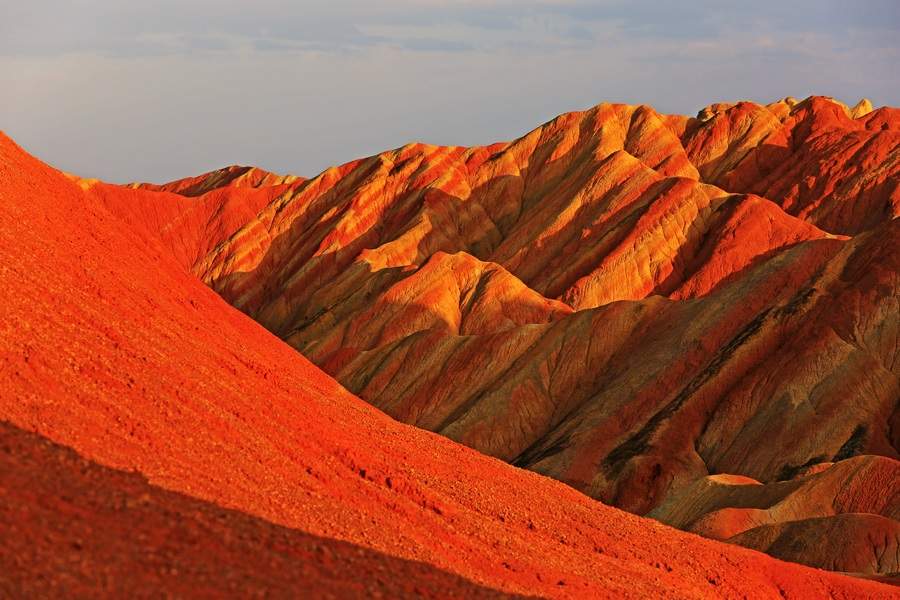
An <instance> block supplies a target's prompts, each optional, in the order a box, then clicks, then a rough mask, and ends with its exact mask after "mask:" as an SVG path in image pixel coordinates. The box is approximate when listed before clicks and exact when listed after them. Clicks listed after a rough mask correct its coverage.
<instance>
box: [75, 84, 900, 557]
mask: <svg viewBox="0 0 900 600" xmlns="http://www.w3.org/2000/svg"><path fill="white" fill-rule="evenodd" d="M898 157H900V113H898V111H897V110H895V109H890V108H881V109H878V110H871V106H870V105H868V104H867V102H861V103H860V104H859V105H857V106H856V107H854V108H853V109H849V108H848V107H846V106H844V105H842V104H840V103H838V102H836V101H834V100H832V99H827V98H820V97H812V98H809V99H807V100H804V101H800V102H798V101H796V100H793V99H786V100H783V101H781V102H777V103H774V104H771V105H768V106H762V105H757V104H753V103H749V102H741V103H737V104H716V105H711V106H710V107H707V108H706V109H704V110H703V111H701V112H700V114H699V115H698V116H697V118H687V117H680V116H668V115H661V114H659V113H657V112H656V111H654V110H653V109H652V108H650V107H647V106H623V105H609V104H602V105H599V106H597V107H595V108H593V109H590V110H588V111H584V112H579V113H569V114H565V115H562V116H560V117H558V118H557V119H554V120H553V121H551V122H549V123H547V124H545V125H543V126H541V127H539V128H538V129H536V130H534V131H532V132H530V133H529V134H527V135H525V136H523V137H522V138H520V139H518V140H515V141H513V142H511V143H501V144H495V145H493V146H487V147H475V148H459V147H451V148H446V147H436V146H427V145H423V144H412V145H409V146H405V147H403V148H400V149H397V150H393V151H389V152H385V153H382V154H380V155H377V156H374V157H371V158H367V159H361V160H357V161H354V162H351V163H348V164H346V165H343V166H340V167H336V168H332V169H329V170H327V171H325V172H323V173H322V174H320V175H319V176H317V177H314V178H312V179H309V180H303V179H298V178H289V177H288V178H285V177H279V176H275V175H271V174H267V173H265V172H263V171H259V170H257V169H247V168H232V169H225V170H222V171H218V172H215V173H212V174H208V175H206V176H201V177H199V178H194V179H190V180H182V181H178V182H173V183H172V184H166V185H163V186H149V185H146V184H145V185H142V186H139V187H141V188H142V189H141V190H131V189H125V188H121V187H117V186H110V185H106V184H99V183H98V184H92V183H90V182H82V187H84V188H86V189H87V190H88V193H89V195H90V196H91V197H93V198H95V199H98V200H99V201H100V202H101V203H102V204H103V205H104V206H106V207H107V208H108V209H109V210H110V211H111V212H113V213H114V214H116V215H118V216H119V217H121V218H122V219H123V220H124V221H126V222H127V223H129V224H131V225H132V226H134V227H136V228H138V229H140V230H141V231H143V232H144V234H145V235H146V236H147V237H148V238H153V239H158V240H161V242H162V244H163V246H164V247H165V248H166V249H167V250H169V251H170V252H171V254H172V255H173V256H174V257H175V258H176V259H177V260H178V261H179V262H180V263H181V264H182V265H183V266H185V267H186V268H189V269H191V270H192V272H193V273H195V274H196V275H197V276H198V277H200V278H201V279H202V280H203V281H204V282H206V283H207V284H208V285H209V286H210V287H212V288H213V289H214V290H216V291H217V292H218V293H219V294H220V295H221V296H222V297H223V298H225V299H226V300H227V301H228V302H230V303H231V304H232V305H234V306H235V307H237V308H239V309H240V310H242V311H244V312H245V313H247V314H248V315H250V316H252V317H253V318H254V319H255V320H257V321H258V322H259V323H260V324H262V325H263V326H265V327H266V328H267V329H269V330H270V331H272V332H273V333H275V334H277V335H278V336H279V337H281V338H283V339H284V340H286V341H287V342H288V343H289V344H291V345H292V346H294V347H295V348H297V349H298V350H300V351H301V352H302V353H303V354H304V355H305V356H307V357H308V358H310V359H311V360H312V361H313V362H315V363H316V364H318V365H319V366H320V367H322V368H323V369H324V370H325V371H326V372H328V373H329V374H331V375H333V376H335V377H336V378H337V379H338V381H339V382H341V383H342V384H343V385H344V386H346V387H347V388H348V389H349V390H350V391H352V392H353V393H355V394H357V395H358V396H359V397H361V398H362V399H364V400H366V401H368V402H369V403H371V404H374V405H375V406H377V407H378V408H380V409H382V410H383V411H385V412H387V413H388V414H389V415H391V416H393V417H394V418H396V419H398V420H400V421H404V422H407V423H411V424H414V425H417V426H419V427H422V428H426V429H430V430H432V431H436V432H439V433H441V434H443V435H445V436H447V437H450V438H451V439H454V440H456V441H459V442H462V443H464V444H466V445H468V446H471V447H473V448H475V449H477V450H479V451H480V452H483V453H486V454H489V455H492V456H495V457H498V458H501V459H503V460H506V461H508V462H512V463H514V464H516V465H518V466H522V467H527V468H529V469H532V470H535V471H537V472H539V473H542V474H545V475H549V476H551V477H554V478H557V479H559V480H561V481H563V482H565V483H567V484H569V485H571V486H573V487H575V488H576V489H578V490H581V491H583V492H585V493H586V494H588V495H590V496H593V497H595V498H598V499H600V500H603V501H604V502H607V503H611V504H614V505H616V506H619V507H621V508H625V509H627V510H629V511H632V512H636V513H639V514H646V513H650V514H654V515H658V516H659V518H661V519H663V520H664V521H666V522H671V523H675V521H671V520H668V517H666V516H665V514H666V513H661V512H652V511H655V509H657V508H658V507H660V506H662V505H664V504H666V503H667V502H669V503H670V502H676V501H677V502H680V503H682V504H683V505H684V506H694V507H699V506H700V504H698V501H697V500H696V499H694V498H691V497H690V496H691V494H694V493H698V492H697V490H699V489H700V488H698V487H697V484H698V482H702V481H705V480H706V479H707V478H709V477H711V476H712V477H718V476H720V475H722V474H724V475H726V476H738V477H750V478H752V479H754V480H757V481H759V482H761V483H763V484H774V483H777V482H779V481H785V480H792V479H794V478H795V477H797V476H800V475H802V474H803V473H804V472H805V471H807V470H809V469H810V468H813V467H816V466H817V465H826V464H830V463H840V461H842V460H845V459H849V458H852V457H855V456H858V455H877V456H881V457H884V459H885V460H888V461H891V463H892V464H894V465H896V460H897V459H898V458H900V454H898V448H900V411H898V404H897V399H898V397H900V381H898V374H900V360H898V331H900V317H898V314H900V306H898V300H897V298H898V297H900V290H898V281H900V278H898V271H900V262H898V261H900V222H898V221H897V220H896V219H895V218H894V217H895V216H896V215H897V214H898V213H900V187H898V186H900V183H898V182H900V160H898ZM152 190H160V191H152ZM175 192H178V193H175ZM850 236H852V237H850ZM887 472H889V473H892V474H893V475H891V477H890V483H891V485H892V486H893V487H900V484H898V482H897V479H896V473H897V471H896V469H893V470H891V469H889V470H888V471H887ZM853 485H856V484H853ZM742 493H744V492H743V491H738V492H736V495H734V496H729V497H730V498H734V500H733V502H734V503H733V504H732V506H733V507H735V508H742V507H744V505H745V504H746V503H747V502H750V501H749V500H744V499H737V498H738V496H740V495H741V494H742ZM822 493H823V494H826V496H827V499H830V498H831V496H829V494H832V493H833V491H828V490H825V491H823V492H822ZM858 493H860V494H863V495H865V494H866V493H867V491H866V488H865V487H860V489H859V491H858ZM893 502H894V503H895V505H896V502H897V499H896V498H895V499H894V500H893ZM762 508H767V509H768V508H771V507H770V506H769V505H766V506H765V507H762ZM697 510H698V511H699V510H700V509H699V508H698V509H697ZM704 514H705V513H704V512H698V513H696V514H693V515H692V519H691V522H693V521H696V520H697V519H700V518H701V517H703V515H704ZM778 514H779V515H782V516H780V517H778V518H777V519H775V520H772V521H767V522H766V526H772V525H775V524H777V523H782V522H786V521H791V520H800V519H808V518H814V517H816V518H818V516H819V515H817V514H814V513H807V512H806V511H804V510H801V509H797V510H796V511H793V512H791V511H781V512H779V513H778ZM832 516H833V515H832ZM890 518H891V519H892V523H890V524H889V526H888V530H889V533H888V534H887V535H886V537H885V538H884V539H883V540H882V541H877V542H876V541H872V542H871V544H869V545H868V546H867V545H866V544H863V545H862V546H854V548H856V549H855V550H853V552H854V553H859V552H863V551H862V550H860V548H861V547H863V546H865V547H867V548H868V549H867V550H866V551H865V552H869V551H870V550H871V552H872V553H874V554H879V555H884V554H885V553H886V554H887V555H890V554H891V553H896V550H897V548H898V547H900V537H898V535H897V534H896V531H895V521H896V518H895V517H890ZM842 522H846V520H844V521H842ZM817 523H818V522H817ZM679 524H680V525H681V526H687V525H688V524H689V523H688V522H679ZM819 525H821V526H822V527H825V525H822V524H821V523H820V524H819ZM819 525H816V524H815V523H811V524H809V527H807V529H804V531H805V532H806V533H803V534H802V535H804V536H811V535H812V534H810V533H809V531H810V530H815V528H816V527H818V526H819ZM827 527H831V525H828V526H827ZM853 529H854V531H855V532H857V533H855V534H854V536H857V537H858V536H861V537H862V538H866V537H867V536H868V533H866V532H869V533H873V532H874V533H877V534H878V535H875V536H874V537H872V539H873V540H874V539H876V538H878V539H879V540H881V538H880V537H879V536H880V533H881V531H882V530H884V529H885V524H884V523H882V522H881V521H878V520H877V519H876V520H875V521H872V522H871V524H870V526H866V525H860V523H859V522H855V523H854V524H853ZM876 530H877V531H876ZM703 531H706V530H703ZM779 531H781V534H780V535H781V536H782V537H783V538H784V537H786V539H794V538H795V537H796V536H797V535H801V534H800V533H796V532H797V531H799V530H793V531H794V532H793V533H792V532H791V531H788V530H785V529H780V530H779ZM823 531H824V529H823ZM735 535H736V534H735ZM760 535H761V534H760ZM813 537H815V536H813ZM841 537H842V536H831V542H829V544H827V545H825V548H826V549H827V552H830V553H831V555H830V556H829V557H826V558H821V556H822V552H825V550H817V556H819V557H820V558H821V559H820V560H816V561H812V563H811V564H814V565H817V566H822V567H833V566H835V565H839V564H845V562H844V561H843V559H841V558H840V557H841V556H842V555H843V554H845V553H846V552H848V551H850V550H849V549H850V546H849V545H842V543H841ZM851 537H853V536H851ZM870 537H871V536H870ZM752 539H753V540H761V539H762V538H760V537H759V536H757V537H754V538H752ZM734 541H738V542H740V543H745V544H747V545H751V546H754V547H759V548H763V547H765V548H767V549H769V550H770V551H772V552H774V553H775V554H776V555H782V556H785V557H790V558H792V559H797V556H796V553H791V552H786V553H782V554H779V552H778V551H777V548H776V546H773V545H772V544H769V543H764V542H762V541H751V538H750V537H748V536H743V537H735V538H734ZM797 543H798V544H799V543H801V542H800V541H799V540H798V541H797ZM848 544H849V542H848ZM807 545H809V544H807ZM778 547H786V545H785V544H782V545H781V546H778ZM851 562H853V564H859V565H867V566H866V568H865V569H863V570H865V571H867V572H879V573H890V572H892V570H896V567H895V566H892V565H894V562H891V561H884V560H875V561H870V560H868V559H867V558H865V559H860V560H857V561H851ZM847 564H849V563H847Z"/></svg>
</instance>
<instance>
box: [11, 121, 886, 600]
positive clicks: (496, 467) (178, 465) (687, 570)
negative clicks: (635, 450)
mask: <svg viewBox="0 0 900 600" xmlns="http://www.w3.org/2000/svg"><path fill="white" fill-rule="evenodd" d="M0 217H2V218H0V277H2V285H3V286H4V287H5V288H7V289H11V288H15V290H16V292H15V293H14V294H11V295H10V296H9V297H8V298H7V300H6V301H5V302H4V303H2V304H0V327H2V335H0V342H2V347H0V367H2V371H0V373H2V377H3V385H2V386H0V417H2V418H3V419H6V420H9V421H11V422H12V423H13V424H15V425H16V426H18V427H21V428H23V429H26V430H30V431H36V432H38V433H40V434H41V435H44V436H45V437H47V438H49V439H51V440H54V441H56V442H58V443H64V444H66V445H68V446H70V447H73V448H75V449H76V450H78V451H79V452H80V453H81V454H83V455H84V456H85V457H86V458H89V459H91V460H94V461H97V462H100V463H101V464H104V465H108V466H112V467H118V468H123V469H134V470H137V471H139V472H140V473H142V474H143V475H144V476H146V477H147V479H148V480H149V481H150V482H151V483H152V484H154V485H158V486H161V487H165V488H168V489H171V490H174V491H178V492H181V493H185V494H189V495H191V496H194V497H197V498H200V499H203V500H206V501H211V502H215V503H217V504H219V505H220V506H223V507H227V508H233V509H236V510H241V511H242V512H246V513H248V514H251V515H254V516H258V517H261V518H264V519H266V520H269V521H272V522H273V523H277V524H281V525H284V526H287V527H291V528H294V529H300V530H303V531H306V532H309V533H310V534H313V535H317V536H326V537H333V538H337V539H342V540H346V541H350V542H353V543H357V544H360V545H362V546H365V547H368V548H372V549H374V550H377V551H378V552H381V553H386V554H390V555H394V556H398V557H403V558H406V559H414V560H421V561H425V562H428V563H431V564H433V565H435V566H437V567H439V568H441V569H445V570H447V571H450V572H453V573H456V574H460V575H464V576H466V577H467V578H469V579H472V580H474V581H476V582H478V583H481V584H483V585H488V586H490V587H495V588H500V589H503V590H508V591H519V592H531V593H539V594H541V595H548V596H561V595H576V594H584V595H587V596H591V597H602V596H613V597H648V596H653V595H658V594H659V593H660V592H661V591H662V590H665V591H666V593H667V594H669V595H671V596H674V597H701V596H704V595H708V594H710V593H716V594H717V595H720V596H723V597H742V596H745V595H748V594H753V595H754V596H757V597H775V598H777V597H788V598H805V597H808V596H809V595H810V594H811V593H812V594H818V595H831V596H833V597H837V598H841V597H853V596H856V595H858V594H860V593H867V594H870V595H872V596H881V597H889V596H890V595H891V594H892V593H893V591H892V590H890V589H889V588H885V587H881V586H878V585H876V584H871V583H868V582H860V581H853V580H850V579H847V578H843V577H840V576H837V575H832V574H827V573H821V572H817V571H813V570H808V569H805V568H802V567H798V566H795V565H790V564H786V563H780V562H778V561H775V560H772V559H770V558H768V557H766V556H765V555H762V554H758V553H754V552H751V551H748V550H744V549H741V548H737V547H732V546H725V545H721V544H719V543H716V542H711V541H706V540H703V539H702V538H697V537H694V536H691V535H688V534H683V533H680V532H678V531H676V530H672V529H669V528H667V527H664V526H662V525H659V524H657V523H655V522H652V521H647V520H643V519H640V518H638V517H635V516H632V515H628V514H625V513H622V512H620V511H617V510H615V509H612V508H609V507H605V506H603V505H601V504H599V503H597V502H594V501H592V500H590V499H588V498H586V497H584V496H582V495H581V494H579V493H577V492H575V491H574V490H572V489H571V488H568V487H566V486H563V485H561V484H559V483H556V482H553V481H551V480H548V479H545V478H542V477H540V476H538V475H535V474H532V473H528V472H523V471H518V470H515V469H512V468H511V467H509V466H508V465H505V464H503V463H501V462H499V461H495V460H492V459H490V458H487V457H484V456H481V455H479V454H477V453H476V452H474V451H472V450H469V449H466V448H464V447H461V446H458V445H456V444H455V443H453V442H451V441H449V440H446V439H444V438H441V437H438V436H435V435H433V434H430V433H427V432H423V431H420V430H416V429H413V428H411V427H408V426H404V425H401V424H398V423H396V422H394V421H393V420H391V419H389V418H387V417H385V416H384V415H381V414H380V413H378V412H376V411H374V410H373V409H372V408H371V407H370V406H368V405H366V404H365V403H363V402H361V401H359V400H358V399H356V398H355V397H353V396H352V395H350V394H349V393H347V392H346V391H345V390H343V389H342V388H340V386H338V385H337V384H336V383H334V381H333V380H331V379H330V378H328V377H327V376H325V375H324V374H323V373H322V372H321V371H318V370H317V369H316V368H315V367H313V366H312V365H311V364H310V363H308V362H307V361H306V360H305V359H304V358H302V357H301V356H300V355H299V354H297V353H296V352H294V351H293V350H292V349H290V348H289V347H287V346H285V345H283V344H281V343H280V342H278V341H277V340H276V339H275V338H273V337H272V336H271V335H270V334H268V333H267V332H265V331H264V330H263V329H262V328H260V327H259V326H258V325H256V324H255V323H253V322H252V321H250V320H249V319H247V318H246V317H245V316H244V315H241V314H240V313H238V312H237V311H235V310H233V309H231V308H230V307H228V306H227V305H225V304H224V303H223V302H222V300H221V299H220V298H218V297H217V296H216V295H215V294H213V293H212V292H211V291H210V290H208V289H206V288H204V287H203V286H202V284H200V283H199V282H198V281H197V280H196V279H194V278H193V277H191V276H190V275H188V274H187V273H185V272H184V271H182V270H181V268H180V267H178V266H177V264H176V263H174V262H173V261H172V259H171V258H170V257H169V256H168V255H167V254H166V252H165V251H163V250H162V249H161V248H160V247H156V246H153V245H152V244H150V243H147V242H146V241H145V240H141V239H140V238H139V237H135V236H134V235H133V234H132V233H130V232H129V231H128V230H127V229H124V228H123V226H122V224H121V221H119V220H118V219H117V218H116V217H114V216H112V215H111V214H110V213H108V212H107V211H106V209H105V208H103V207H102V206H101V205H100V204H99V203H97V202H94V201H92V200H91V198H90V196H86V195H85V194H84V192H83V191H82V190H81V188H80V187H78V186H77V185H75V184H74V183H72V182H71V181H70V180H68V179H66V178H65V177H63V176H62V175H61V174H59V173H58V172H55V171H53V170H51V169H49V168H47V167H45V166H44V165H42V164H40V163H39V162H37V161H35V160H34V159H32V158H30V157H28V156H27V155H25V154H24V153H22V152H21V151H20V150H19V149H18V148H17V147H15V146H14V145H13V144H12V143H11V142H9V141H8V140H7V139H5V138H0Z"/></svg>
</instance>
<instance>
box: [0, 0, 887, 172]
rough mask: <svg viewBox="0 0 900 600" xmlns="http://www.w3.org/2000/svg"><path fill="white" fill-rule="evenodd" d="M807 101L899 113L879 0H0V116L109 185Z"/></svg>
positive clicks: (30, 142) (63, 162)
mask: <svg viewBox="0 0 900 600" xmlns="http://www.w3.org/2000/svg"><path fill="white" fill-rule="evenodd" d="M810 94H821V95H828V96H834V97H836V98H838V99H840V100H843V101H845V102H848V103H851V104H853V103H856V101H857V100H858V99H859V98H861V97H863V96H865V97H868V98H870V99H871V100H872V101H873V102H874V103H875V105H876V106H880V105H885V104H887V105H893V106H900V0H853V1H848V0H840V1H833V0H777V1H771V0H754V1H752V2H749V1H746V0H742V1H731V0H673V1H666V0H656V1H652V2H651V1H642V0H596V1H586V0H480V1H478V0H378V1H373V0H367V1H364V0H328V1H324V2H322V1H319V0H307V1H294V2H289V1H287V0H255V1H252V2H251V1H249V0H245V1H237V0H220V1H212V0H155V1H153V2H147V1H146V0H142V1H135V0H56V1H47V0H29V1H27V2H23V1H22V0H15V1H13V0H0V130H3V131H5V132H6V134H7V135H9V136H11V137H12V138H13V139H14V140H16V141H17V142H18V143H19V144H20V145H22V146H23V147H25V149H27V150H28V151H29V152H31V153H32V154H35V155H36V156H38V157H39V158H41V159H42V160H44V161H46V162H49V163H50V164H52V165H54V166H56V167H57V168H60V169H63V170H65V171H69V172H72V173H76V174H78V175H81V176H83V177H99V178H101V179H105V180H107V181H113V182H127V181H156V182H162V181H169V180H172V179H177V178H180V177H186V176H190V175H196V174H199V173H202V172H205V171H209V170H212V169H215V168H219V167H222V166H225V165H229V164H252V165H256V166H260V167H262V168H265V169H268V170H271V171H275V172H278V173H292V174H297V175H306V176H311V175H315V174H316V173H318V172H319V171H321V170H323V169H324V168H326V167H328V166H330V165H333V164H340V163H343V162H347V161H349V160H351V159H354V158H357V157H360V156H367V155H370V154H374V153H377V152H379V151H382V150H386V149H389V148H393V147H398V146H401V145H403V144H405V143H407V142H411V141H422V142H428V143H433V144H454V145H457V144H458V145H476V144H486V143H490V142H493V141H499V140H509V139H514V138H516V137H518V136H520V135H523V134H524V133H526V132H527V131H529V130H531V129H533V128H534V127H537V126H538V125H540V124H541V123H543V122H545V121H547V120H549V119H551V118H553V117H554V116H556V115H557V114H560V113H563V112H566V111H570V110H580V109H584V108H588V107H590V106H593V105H595V104H598V103H600V102H626V103H632V104H634V103H644V104H650V105H652V106H654V107H655V108H656V109H657V110H659V111H661V112H667V113H681V114H695V113H696V112H697V111H698V110H700V109H701V108H703V107H704V106H706V105H708V104H710V103H713V102H720V101H735V100H742V99H746V100H754V101H758V102H771V101H774V100H777V99H780V98H783V97H785V96H794V97H798V98H802V97H806V96H808V95H810Z"/></svg>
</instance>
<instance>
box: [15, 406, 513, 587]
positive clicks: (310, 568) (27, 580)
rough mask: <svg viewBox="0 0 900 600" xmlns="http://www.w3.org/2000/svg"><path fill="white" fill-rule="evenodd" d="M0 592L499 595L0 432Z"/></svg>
mask: <svg viewBox="0 0 900 600" xmlns="http://www.w3.org/2000/svg"><path fill="white" fill-rule="evenodd" d="M0 534H2V536H3V543H0V593H2V594H3V595H5V596H7V597H10V598H23V597H32V598H33V597H70V598H71V597H98V596H99V595H105V596H110V597H135V596H141V595H147V594H148V593H150V592H151V591H152V592H153V593H154V594H161V595H172V596H177V597H187V596H191V597H195V598H196V597H214V596H222V595H223V594H228V595H230V596H238V597H248V596H263V595H266V594H271V593H272V592H277V593H280V594H286V593H288V592H290V594H291V595H295V596H296V595H298V594H299V595H302V596H305V597H311V596H315V597H320V598H324V597H328V598H360V597H363V596H365V597H385V596H389V597H391V598H446V597H448V596H453V597H454V598H499V597H506V595H505V594H502V593H501V592H497V591H494V590H489V589H485V588H480V587H478V586H476V585H473V584H472V583H470V582H468V581H466V580H465V579H462V578H460V577H456V576H454V575H450V574H448V573H445V572H443V571H439V570H437V569H435V568H434V567H432V566H431V565H427V564H424V563H417V562H412V561H406V560H402V559H398V558H394V557H391V556H387V555H384V554H379V553H377V552H373V551H371V550H367V549H365V548H362V547H360V546H355V545H353V544H348V543H346V542H339V541H335V540H331V539H327V538H320V537H315V536H312V535H309V534H306V533H303V532H300V531H296V530H292V529H287V528H284V527H279V526H277V525H273V524H271V523H268V522H267V521H264V520H262V519H258V518H254V517H251V516H248V515H246V514H243V513H240V512H238V511H234V510H226V509H224V508H221V507H219V506H216V505H215V504H211V503H207V502H201V501H199V500H195V499H193V498H190V497H189V496H185V495H183V494H178V493H175V492H169V491H166V490H163V489H161V488H158V487H156V486H152V485H149V484H148V483H147V481H146V479H144V478H143V477H141V476H140V475H137V474H134V473H125V472H123V471H116V470H114V469H109V468H106V467H101V466H99V465H97V464H96V463H92V462H89V461H86V460H84V459H83V458H80V457H79V456H77V455H76V454H75V453H74V452H72V451H71V450H69V449H67V448H62V447H60V446H57V445H55V444H52V443H50V442H48V441H47V440H46V439H44V438H41V437H40V436H38V435H35V434H32V433H26V432H24V431H22V430H21V429H18V428H16V427H13V426H11V425H9V424H7V423H0Z"/></svg>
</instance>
